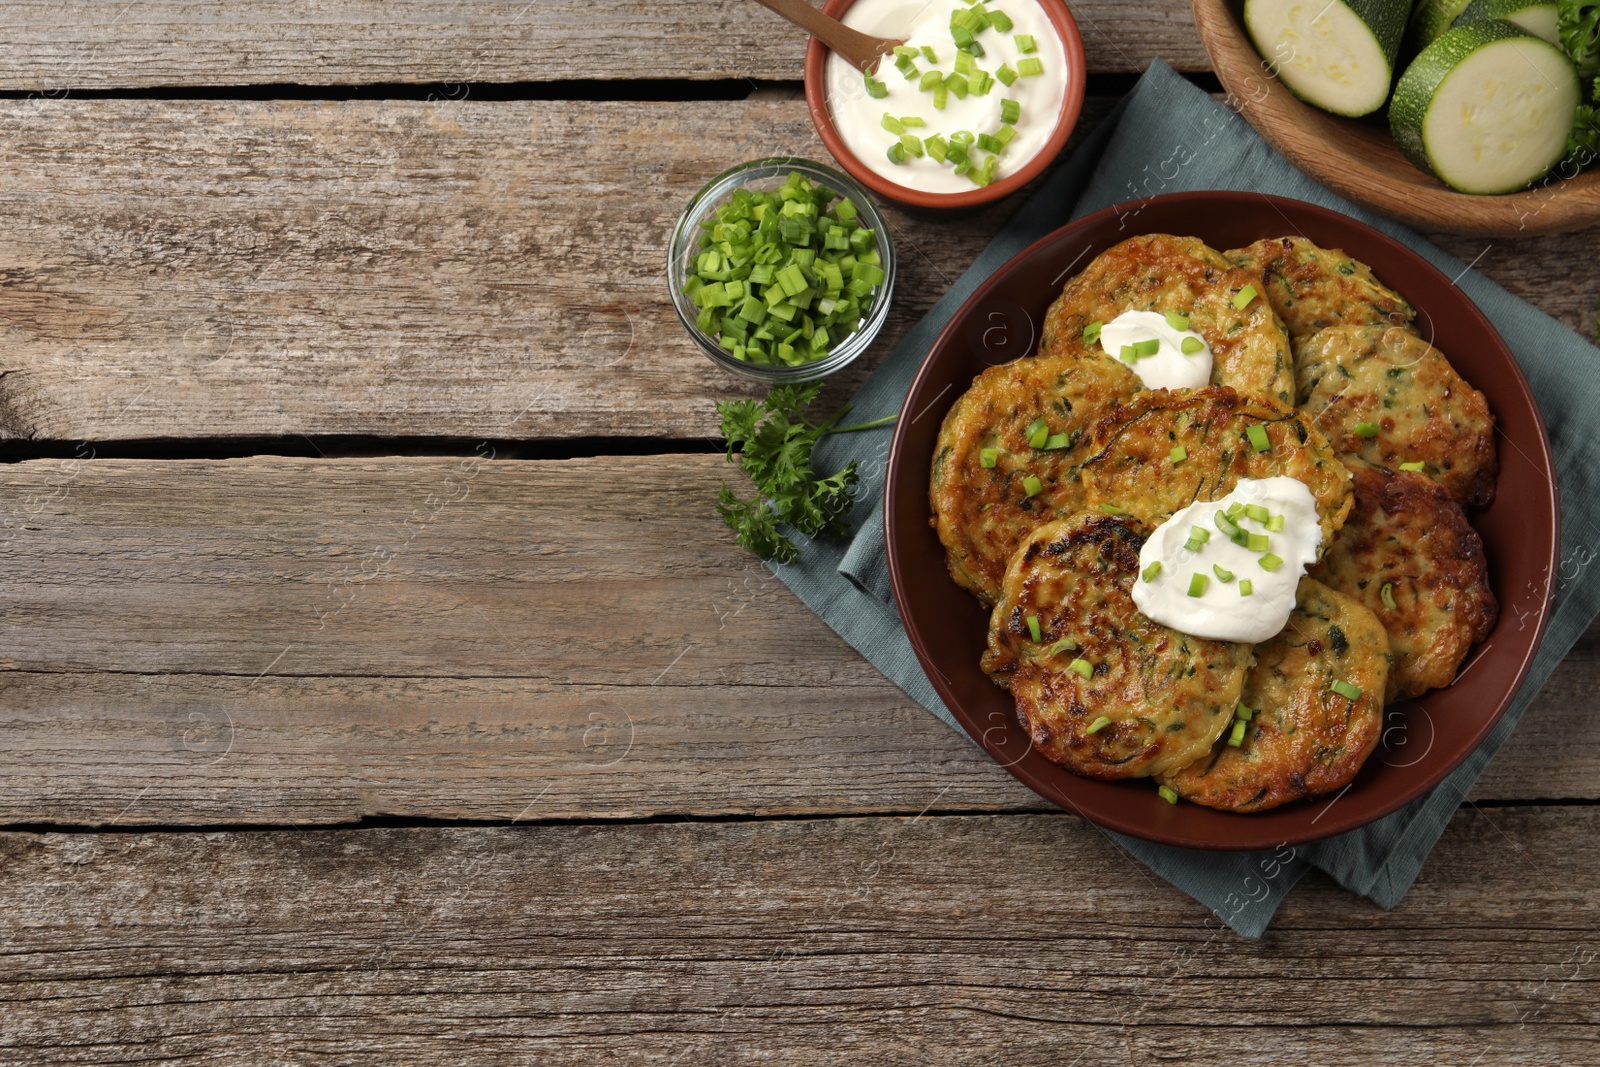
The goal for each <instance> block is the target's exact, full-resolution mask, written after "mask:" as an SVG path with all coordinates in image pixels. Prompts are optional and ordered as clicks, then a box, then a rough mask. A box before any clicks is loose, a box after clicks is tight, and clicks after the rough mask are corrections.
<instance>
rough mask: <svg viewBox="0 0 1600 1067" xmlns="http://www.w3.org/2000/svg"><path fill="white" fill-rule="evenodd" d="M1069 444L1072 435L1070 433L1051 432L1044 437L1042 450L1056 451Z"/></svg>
mask: <svg viewBox="0 0 1600 1067" xmlns="http://www.w3.org/2000/svg"><path fill="white" fill-rule="evenodd" d="M1071 444H1072V435H1071V434H1070V433H1053V434H1051V435H1050V436H1049V437H1048V438H1046V439H1045V442H1044V450H1045V451H1046V452H1058V451H1060V450H1061V449H1063V448H1067V447H1068V446H1070V445H1071Z"/></svg>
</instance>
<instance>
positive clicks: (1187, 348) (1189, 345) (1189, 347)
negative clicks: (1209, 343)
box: [1178, 337, 1206, 356]
mask: <svg viewBox="0 0 1600 1067" xmlns="http://www.w3.org/2000/svg"><path fill="white" fill-rule="evenodd" d="M1178 347H1179V348H1180V349H1182V350H1183V354H1184V355H1186V356H1192V355H1194V354H1195V353H1196V352H1203V351H1205V347H1206V343H1205V342H1204V341H1202V340H1200V338H1198V337H1185V338H1184V339H1183V344H1181V345H1179V346H1178Z"/></svg>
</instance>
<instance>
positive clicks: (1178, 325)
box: [1167, 311, 1189, 330]
mask: <svg viewBox="0 0 1600 1067" xmlns="http://www.w3.org/2000/svg"><path fill="white" fill-rule="evenodd" d="M1167 325H1168V326H1171V327H1172V328H1173V329H1174V330H1187V329H1188V328H1189V316H1187V315H1185V314H1184V313H1183V312H1181V311H1169V312H1167Z"/></svg>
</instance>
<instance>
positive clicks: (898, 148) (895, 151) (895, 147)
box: [886, 141, 906, 163]
mask: <svg viewBox="0 0 1600 1067" xmlns="http://www.w3.org/2000/svg"><path fill="white" fill-rule="evenodd" d="M886 154H887V155H888V157H889V162H890V163H904V162H905V161H906V146H905V145H903V144H901V143H900V142H899V141H896V142H895V143H894V144H892V145H890V146H889V150H888V152H887V153H886Z"/></svg>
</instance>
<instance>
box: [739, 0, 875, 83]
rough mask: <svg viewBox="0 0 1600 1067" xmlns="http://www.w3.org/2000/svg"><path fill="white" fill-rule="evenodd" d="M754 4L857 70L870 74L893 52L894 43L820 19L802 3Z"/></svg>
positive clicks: (772, 0)
mask: <svg viewBox="0 0 1600 1067" xmlns="http://www.w3.org/2000/svg"><path fill="white" fill-rule="evenodd" d="M756 2H757V3H759V4H762V5H764V6H766V7H769V8H771V9H772V10H773V11H776V12H777V13H778V14H780V15H782V16H783V17H784V18H786V19H788V20H789V21H790V22H792V23H794V24H795V25H796V26H799V27H800V28H801V29H802V30H805V31H806V32H807V33H809V34H811V36H813V37H815V38H816V39H817V40H819V41H821V42H822V43H823V44H825V45H827V46H828V47H829V48H831V49H833V50H834V51H835V52H837V53H839V54H840V55H841V56H843V57H844V58H845V60H846V61H847V62H848V63H849V64H850V65H851V66H853V67H857V68H859V69H861V70H871V69H872V68H873V67H874V66H876V65H877V62H878V59H879V58H880V57H881V56H883V55H884V54H885V53H886V52H891V51H893V50H894V46H895V42H894V41H888V40H885V39H884V38H882V37H873V36H872V35H870V34H866V33H862V32H861V31H860V30H853V29H851V28H850V27H849V26H846V25H845V24H844V23H842V22H840V21H838V20H837V19H832V18H829V17H828V16H827V15H824V14H823V13H822V12H821V11H818V10H817V9H816V8H814V7H812V6H811V5H810V4H808V3H806V0H756Z"/></svg>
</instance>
